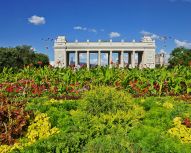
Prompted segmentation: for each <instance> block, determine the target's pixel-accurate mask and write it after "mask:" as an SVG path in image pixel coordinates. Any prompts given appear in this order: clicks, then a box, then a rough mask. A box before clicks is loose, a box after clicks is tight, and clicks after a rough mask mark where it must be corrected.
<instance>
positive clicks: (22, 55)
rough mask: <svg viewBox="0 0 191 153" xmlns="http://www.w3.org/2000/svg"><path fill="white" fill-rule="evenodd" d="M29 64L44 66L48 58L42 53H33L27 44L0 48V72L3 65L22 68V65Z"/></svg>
mask: <svg viewBox="0 0 191 153" xmlns="http://www.w3.org/2000/svg"><path fill="white" fill-rule="evenodd" d="M40 62H41V63H42V64H40ZM30 64H33V65H34V66H36V67H39V66H45V65H48V64H49V58H48V56H47V55H44V54H42V53H35V52H34V51H33V50H32V49H31V46H27V45H23V46H17V47H14V48H11V47H9V48H3V47H2V48H0V72H1V71H2V70H3V68H4V67H8V68H10V67H12V68H13V69H22V68H23V67H24V66H26V65H30Z"/></svg>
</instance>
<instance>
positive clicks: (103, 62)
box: [101, 53, 108, 65]
mask: <svg viewBox="0 0 191 153" xmlns="http://www.w3.org/2000/svg"><path fill="white" fill-rule="evenodd" d="M107 62H108V54H107V53H104V54H102V57H101V64H102V65H106V64H107Z"/></svg>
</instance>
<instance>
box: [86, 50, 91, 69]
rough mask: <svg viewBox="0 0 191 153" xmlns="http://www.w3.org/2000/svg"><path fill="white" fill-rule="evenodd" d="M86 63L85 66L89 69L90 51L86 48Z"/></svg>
mask: <svg viewBox="0 0 191 153" xmlns="http://www.w3.org/2000/svg"><path fill="white" fill-rule="evenodd" d="M86 64H87V68H88V69H89V68H90V51H89V50H87V62H86Z"/></svg>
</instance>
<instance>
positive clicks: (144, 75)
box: [0, 66, 191, 153]
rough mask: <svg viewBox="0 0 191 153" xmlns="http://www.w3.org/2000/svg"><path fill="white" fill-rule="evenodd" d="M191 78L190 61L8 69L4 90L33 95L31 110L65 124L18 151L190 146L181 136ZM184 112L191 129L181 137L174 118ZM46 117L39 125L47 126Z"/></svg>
mask: <svg viewBox="0 0 191 153" xmlns="http://www.w3.org/2000/svg"><path fill="white" fill-rule="evenodd" d="M190 78H191V68H190V67H182V66H177V67H175V68H173V69H166V68H160V69H142V70H137V69H131V70H129V69H116V68H112V69H109V68H102V67H98V68H93V69H90V70H86V69H80V70H78V71H73V70H72V69H70V68H66V69H59V68H50V67H46V66H45V67H43V68H38V69H37V68H31V67H26V68H24V69H23V70H20V72H17V73H12V69H8V68H4V69H3V72H2V73H0V93H1V94H2V95H4V96H6V97H7V98H8V99H9V100H14V101H13V102H14V103H15V104H17V102H18V101H19V100H21V99H22V100H25V101H27V103H26V107H25V108H23V109H24V110H25V111H27V112H29V111H32V112H34V113H36V112H41V113H43V114H47V116H48V117H49V119H48V120H49V122H50V124H51V126H52V127H56V128H58V129H59V131H60V132H59V134H55V135H51V136H50V135H48V137H46V138H43V139H38V140H37V141H35V143H33V144H31V145H28V146H25V147H24V148H23V149H24V150H22V151H17V150H14V152H31V153H33V152H37V153H38V152H39V153H43V152H64V153H67V152H135V153H137V152H143V153H147V152H158V153H163V152H164V153H166V152H178V153H182V152H185V153H187V152H188V153H189V152H190V150H191V147H190V143H182V142H181V139H180V137H179V136H181V137H185V138H187V137H190V134H188V133H187V132H185V131H190V129H191V122H190V117H191V113H190V112H191V106H190V104H189V99H190V98H191V96H190V88H191V86H190ZM76 95H77V96H78V97H77V98H76V97H75V96H76ZM170 95H173V97H171V96H170ZM174 95H176V96H174ZM180 95H181V96H180ZM133 97H136V98H133ZM70 99H72V100H70ZM10 105H11V104H10ZM12 106H14V105H12ZM177 116H179V117H181V119H182V120H181V124H180V125H179V127H181V126H183V127H185V126H186V128H184V132H183V135H182V133H178V134H179V136H177V135H176V134H177V132H175V134H174V136H173V134H170V133H169V132H168V131H169V130H170V129H172V128H178V127H176V126H175V125H174V124H173V119H174V118H175V117H177ZM42 122H43V123H42ZM44 122H45V121H42V120H41V124H42V125H44ZM31 123H35V121H32V122H31ZM41 124H38V126H36V124H35V126H34V127H35V128H33V131H34V129H40V131H41V130H42V129H43V128H42V129H41V127H40V125H41ZM48 125H49V124H48ZM43 127H45V125H44V126H43ZM48 127H50V126H48ZM49 129H50V128H49ZM178 130H179V128H178ZM42 133H43V132H42ZM173 133H174V131H173ZM188 135H189V136H188ZM22 137H23V138H22V139H25V138H26V137H27V135H25V134H23V135H22ZM37 137H38V136H37ZM17 140H18V139H17ZM18 141H20V140H18ZM15 145H17V144H16V143H15ZM3 149H4V148H3Z"/></svg>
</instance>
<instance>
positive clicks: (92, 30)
mask: <svg viewBox="0 0 191 153" xmlns="http://www.w3.org/2000/svg"><path fill="white" fill-rule="evenodd" d="M89 31H90V32H94V33H96V32H97V30H96V29H89Z"/></svg>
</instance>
